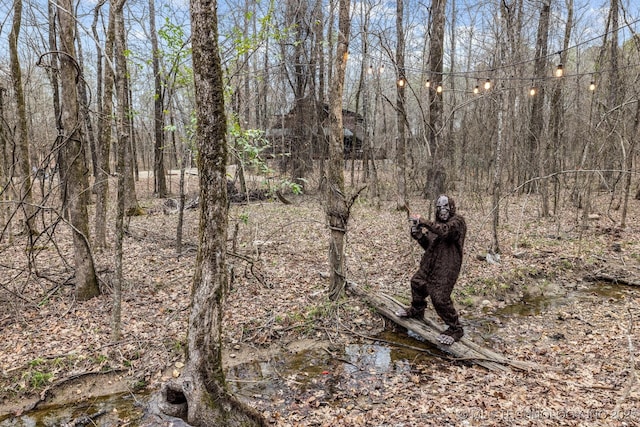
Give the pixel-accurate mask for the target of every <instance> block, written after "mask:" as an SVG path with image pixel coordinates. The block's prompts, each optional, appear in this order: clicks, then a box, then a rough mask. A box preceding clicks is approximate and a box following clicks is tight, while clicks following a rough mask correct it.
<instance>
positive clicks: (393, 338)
mask: <svg viewBox="0 0 640 427" xmlns="http://www.w3.org/2000/svg"><path fill="white" fill-rule="evenodd" d="M639 293H640V290H639V289H637V288H631V287H624V286H620V285H609V284H602V283H598V284H590V285H582V286H576V287H574V288H573V289H571V290H569V291H566V292H563V293H561V294H559V293H557V294H553V295H547V296H536V297H531V298H524V299H523V300H522V301H520V302H518V303H515V304H510V305H506V306H504V307H502V308H500V309H498V310H497V311H496V312H495V314H494V315H495V316H497V317H498V318H503V319H506V318H510V317H514V316H516V317H519V316H531V315H536V314H540V313H541V312H543V311H547V310H551V309H555V308H558V307H561V306H563V305H566V304H569V303H571V302H574V301H581V300H589V299H594V298H595V299H599V298H602V299H608V300H619V299H622V298H623V297H624V296H625V295H628V294H632V295H638V294H639ZM469 320H470V322H471V323H473V322H474V319H469ZM376 338H377V339H378V341H375V342H373V343H371V344H348V345H345V346H343V347H337V348H331V349H314V350H307V351H303V352H300V353H297V354H282V355H279V356H276V357H272V358H271V359H270V360H268V361H256V362H252V363H245V364H241V365H238V366H235V367H233V368H229V369H228V370H227V382H228V384H229V387H230V389H231V390H232V391H233V392H234V393H235V394H237V395H238V396H240V397H241V398H242V397H245V398H248V399H251V400H253V401H256V400H262V399H264V400H269V401H270V406H272V407H276V408H277V407H282V408H285V407H291V406H292V405H296V404H297V402H300V401H305V402H309V401H313V400H316V401H317V404H318V405H325V404H329V403H328V402H330V401H331V400H332V398H333V397H338V396H339V395H340V394H341V393H343V392H344V391H345V390H353V389H356V390H361V391H362V392H363V393H364V392H366V393H369V392H371V393H375V390H377V389H379V388H382V387H384V378H385V377H386V376H387V375H389V376H391V375H397V374H399V373H408V372H410V371H411V369H412V366H414V365H415V364H424V363H428V362H430V361H433V362H434V363H439V362H438V361H435V360H433V359H434V358H437V354H434V352H436V350H434V349H433V348H431V347H430V346H429V345H428V344H424V343H422V342H420V340H418V339H416V338H419V337H416V336H415V335H412V334H411V333H409V334H407V333H405V332H404V331H398V332H396V331H386V332H384V333H383V334H381V335H380V336H378V337H376ZM391 343H393V345H392V344H391ZM147 399H148V396H145V395H136V396H134V395H132V394H122V395H114V396H107V397H102V398H99V399H95V400H93V401H89V402H83V403H70V404H68V405H65V406H63V407H49V408H44V409H42V410H38V411H33V412H30V413H28V414H24V415H22V416H20V417H13V418H6V417H5V419H2V417H0V427H14V426H15V427H32V426H33V427H36V426H37V427H40V426H43V427H48V426H61V425H65V424H66V423H70V422H73V421H76V422H77V421H78V420H80V419H82V418H83V417H92V421H89V422H87V423H85V424H77V425H92V426H100V427H112V426H113V427H115V426H121V425H128V426H132V427H134V426H137V425H138V423H137V421H138V420H139V419H140V417H141V415H142V406H143V404H144V403H145V402H146V400H147Z"/></svg>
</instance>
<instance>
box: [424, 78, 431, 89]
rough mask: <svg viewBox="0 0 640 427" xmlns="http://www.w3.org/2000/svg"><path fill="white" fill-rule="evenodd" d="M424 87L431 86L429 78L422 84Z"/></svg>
mask: <svg viewBox="0 0 640 427" xmlns="http://www.w3.org/2000/svg"><path fill="white" fill-rule="evenodd" d="M424 87H426V88H427V89H429V88H430V87H431V80H429V79H427V82H426V83H425V84H424Z"/></svg>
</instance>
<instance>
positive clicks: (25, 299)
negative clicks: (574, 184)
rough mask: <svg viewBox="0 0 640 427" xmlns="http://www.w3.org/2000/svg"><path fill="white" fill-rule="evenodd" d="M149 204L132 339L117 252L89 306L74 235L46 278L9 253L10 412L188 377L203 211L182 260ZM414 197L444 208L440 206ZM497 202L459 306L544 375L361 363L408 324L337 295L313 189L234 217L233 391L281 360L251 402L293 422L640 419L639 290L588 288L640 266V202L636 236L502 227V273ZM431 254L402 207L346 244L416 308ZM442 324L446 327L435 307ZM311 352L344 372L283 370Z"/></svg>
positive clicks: (368, 218) (228, 306)
mask: <svg viewBox="0 0 640 427" xmlns="http://www.w3.org/2000/svg"><path fill="white" fill-rule="evenodd" d="M459 199H460V198H459ZM463 199H464V198H462V199H461V200H463ZM145 203H146V204H147V214H146V215H143V216H139V217H133V218H131V221H130V225H129V231H128V234H127V238H126V239H125V260H124V265H125V268H126V271H125V279H126V286H125V291H124V300H123V309H122V313H123V318H122V337H123V338H122V340H121V341H119V342H117V343H114V342H112V341H111V336H110V332H111V329H110V328H111V324H110V322H111V320H110V311H111V299H110V298H111V293H110V289H111V283H112V280H113V256H112V254H111V253H110V252H109V251H106V252H102V253H96V264H97V269H98V271H99V274H100V278H101V286H102V289H103V292H104V293H103V295H101V296H100V297H98V298H94V299H92V300H90V301H87V302H77V301H75V300H74V298H73V286H72V283H70V281H69V280H68V279H69V275H70V273H71V271H70V269H69V267H68V265H66V264H65V263H64V262H62V261H60V254H59V252H61V253H62V254H64V256H65V257H66V259H67V260H69V259H71V253H72V248H71V247H70V243H69V239H68V238H67V237H68V234H67V233H68V230H65V229H64V227H62V226H60V227H59V229H58V230H57V232H56V233H57V234H56V236H55V238H56V243H57V245H56V246H57V249H56V248H54V247H53V245H51V244H46V245H43V246H44V247H43V248H41V249H40V251H39V253H38V254H37V258H36V259H37V264H36V266H35V267H36V268H37V269H38V271H37V274H31V275H28V274H27V272H26V271H22V272H21V271H20V268H21V266H23V265H24V263H23V262H24V257H25V251H24V242H21V241H20V240H19V239H17V241H16V242H14V243H13V244H12V245H5V246H3V248H2V255H3V258H4V260H5V261H3V262H2V268H1V269H0V277H1V278H2V283H3V286H2V288H1V291H0V304H1V305H2V315H1V317H0V328H1V329H2V334H3V337H4V340H3V341H2V342H1V343H0V354H1V355H2V358H1V360H0V364H1V365H0V367H1V369H2V388H1V391H0V398H1V405H0V409H2V410H3V412H2V413H15V412H17V411H18V410H19V409H18V408H20V404H21V403H20V402H24V399H26V398H28V397H29V396H32V397H33V396H38V393H42V390H46V389H47V388H51V387H53V386H55V385H57V386H60V387H62V386H63V385H68V384H67V382H66V381H65V380H66V379H69V378H73V377H74V376H77V375H81V374H86V373H96V375H102V374H104V376H105V378H106V379H105V381H107V382H112V383H119V384H124V385H125V388H126V389H128V390H134V389H154V388H156V387H157V386H158V385H159V384H160V383H161V382H163V381H166V380H168V379H169V378H171V377H173V376H179V375H180V370H181V368H182V367H183V366H184V362H185V358H184V351H185V345H186V331H187V321H188V312H189V298H190V289H191V281H192V275H193V270H194V263H195V255H196V251H197V229H198V219H197V212H196V211H193V210H188V211H186V213H185V227H184V230H185V233H186V234H185V236H184V238H183V241H184V242H185V248H184V250H183V253H182V254H180V256H176V253H175V250H174V247H173V246H174V240H175V228H176V221H177V215H165V214H163V213H162V209H161V201H157V200H153V199H147V200H145ZM411 203H412V206H415V207H417V208H418V210H419V211H420V212H421V213H423V214H426V213H427V212H428V211H429V207H428V205H427V202H426V201H424V200H420V199H416V200H412V201H411ZM482 203H488V202H482V201H479V200H476V199H475V198H474V199H473V201H472V202H469V203H467V204H465V203H459V209H460V213H461V214H463V215H465V217H466V219H467V223H468V224H469V233H468V238H467V244H466V250H465V262H464V266H463V272H462V274H461V277H460V279H459V281H458V284H457V286H456V289H455V291H454V299H455V303H456V306H457V307H458V308H459V310H460V312H461V317H462V320H463V324H464V325H465V331H466V336H467V337H468V338H470V339H472V340H474V341H476V342H478V343H479V344H482V345H485V346H490V347H493V348H494V349H495V350H496V351H498V352H502V353H504V354H505V355H506V356H508V357H510V358H513V359H518V360H524V361H531V362H535V363H536V364H539V365H541V366H543V367H544V369H542V370H540V371H535V372H534V371H531V372H523V371H511V372H504V373H503V372H489V371H487V370H485V369H483V368H480V367H477V366H472V365H466V364H463V363H455V362H451V361H447V360H443V359H438V358H433V357H426V358H422V357H421V358H415V360H400V361H396V363H397V364H399V365H396V366H394V367H393V369H376V367H375V366H372V365H370V364H367V363H364V362H362V360H360V361H357V362H356V363H353V362H350V363H345V362H344V360H345V358H344V356H343V354H342V352H343V351H344V348H345V346H347V345H350V344H354V343H358V344H363V345H371V344H373V343H375V337H378V336H380V334H382V333H384V332H385V331H390V330H391V331H392V332H393V333H395V334H404V331H401V330H397V329H395V328H394V327H393V325H391V324H390V322H389V321H387V320H386V319H384V318H383V317H381V316H379V315H378V314H376V313H375V312H374V311H373V310H372V309H371V308H370V307H368V306H366V304H364V303H363V302H362V301H360V300H358V299H357V298H355V297H353V296H347V297H346V298H344V299H343V300H341V301H338V302H333V303H332V302H329V301H328V300H327V292H326V291H327V287H328V279H327V276H328V275H327V273H328V271H329V266H328V261H327V248H328V230H327V227H326V226H325V221H324V212H323V210H322V206H321V203H320V201H319V200H318V199H317V198H314V197H313V196H304V197H299V198H298V199H296V201H295V204H293V205H287V206H285V205H282V204H279V203H277V202H260V203H252V204H248V205H232V207H231V210H230V214H229V218H230V223H229V252H230V253H229V255H228V257H227V260H228V263H229V266H230V268H231V271H232V273H233V274H232V276H233V280H232V283H231V288H230V292H229V295H228V297H227V299H226V301H225V306H224V325H223V337H222V339H223V342H224V353H223V363H224V366H225V368H226V369H227V372H228V374H227V376H228V379H229V380H230V383H232V384H233V381H235V380H238V378H236V377H234V372H236V371H234V370H233V369H234V368H235V367H238V366H241V365H243V364H246V363H251V362H260V363H270V362H271V363H272V365H273V366H272V367H274V370H273V371H272V372H271V373H270V377H269V380H270V381H271V384H270V385H269V387H268V388H265V389H264V391H262V392H259V393H252V394H243V391H242V388H241V387H239V388H237V390H238V394H239V396H240V397H241V398H242V399H243V400H245V401H247V402H248V403H249V404H251V405H252V406H254V407H256V408H257V409H258V410H260V411H261V412H262V413H263V414H265V416H266V417H267V419H268V420H269V421H270V422H271V423H272V424H273V425H277V426H283V427H285V426H334V425H341V426H365V425H366V426H416V425H439V426H444V425H452V426H454V425H455V426H457V425H465V426H502V425H510V426H511V425H515V426H538V425H540V426H546V425H550V424H553V425H568V426H589V425H594V426H596V425H598V426H631V425H638V424H640V412H639V410H638V409H637V408H638V407H639V406H640V405H639V404H638V399H639V397H640V389H639V386H638V383H637V380H636V381H635V382H633V378H636V377H635V372H636V370H637V369H638V366H637V361H636V360H637V358H638V354H637V353H638V351H637V346H638V328H637V317H638V315H639V314H640V313H639V311H638V301H639V295H640V293H639V292H638V289H637V288H636V287H633V286H622V285H615V284H613V285H612V284H602V283H591V282H589V281H587V280H585V279H584V278H585V277H586V276H587V275H588V273H589V272H593V271H599V270H602V269H606V268H607V267H608V266H609V265H610V264H611V263H613V262H615V263H617V264H621V265H624V266H625V267H627V268H629V269H636V270H637V267H638V260H639V259H640V247H639V246H638V245H639V244H640V243H638V242H639V241H640V239H638V235H639V233H640V230H639V229H638V224H639V222H638V220H637V215H638V214H639V213H640V209H638V207H637V206H635V207H632V209H631V210H630V213H629V215H630V217H629V218H628V220H627V222H628V224H630V225H629V226H628V227H627V228H626V229H625V230H624V231H620V230H616V229H615V227H612V225H611V224H610V222H608V221H607V220H606V218H605V219H600V220H599V221H596V222H591V223H589V224H588V229H587V230H586V232H585V230H582V229H581V228H580V227H581V224H574V223H571V222H567V223H562V222H561V221H562V220H561V219H560V218H570V217H572V216H571V215H565V216H558V217H556V218H537V217H535V214H526V213H522V214H521V215H522V217H519V218H517V219H516V218H513V219H511V220H510V221H509V222H508V223H507V224H506V225H504V226H503V227H501V229H500V230H499V238H500V243H501V248H502V253H501V254H500V260H499V262H497V263H489V262H487V260H486V254H487V247H488V242H489V241H490V238H491V237H490V236H491V230H490V220H489V218H488V217H487V214H483V212H490V209H489V208H488V206H485V205H481V204H482ZM509 203H510V206H509V209H510V210H511V211H512V212H524V210H521V209H516V208H517V207H518V206H519V204H520V203H523V202H522V201H521V200H519V199H518V198H515V197H514V198H513V199H511V200H509ZM528 203H531V202H530V200H529V201H528ZM603 205H604V202H603ZM526 215H529V216H526ZM512 216H514V215H513V214H512ZM567 221H569V220H567ZM512 222H513V223H519V225H517V226H516V225H512ZM236 230H237V231H236ZM525 231H526V232H525ZM559 231H560V232H559ZM614 243H615V245H614ZM21 244H22V246H21ZM620 247H622V248H623V249H622V250H621V251H620V250H619V248H620ZM420 256H421V249H420V248H419V247H417V245H415V244H414V243H413V242H412V241H411V239H410V237H409V236H408V232H407V224H406V214H404V213H402V212H398V211H396V210H395V208H394V206H393V204H392V203H383V204H382V205H381V207H374V206H373V204H372V203H371V204H370V203H367V202H366V201H365V202H357V203H356V205H355V206H354V208H353V210H352V217H351V220H350V222H349V233H348V235H347V269H348V277H349V278H350V280H353V281H355V282H356V283H358V284H360V285H363V286H366V287H368V288H369V289H370V290H372V291H374V292H385V293H387V294H390V295H393V296H394V297H396V298H398V299H400V300H403V301H406V302H408V301H409V298H410V295H409V279H410V277H411V275H412V274H413V271H414V270H415V268H416V267H417V265H418V261H419V258H420ZM428 315H429V316H430V317H432V318H433V319H435V320H436V321H438V322H439V320H438V319H437V316H435V314H434V313H433V312H432V311H431V310H430V311H429V313H428ZM634 322H635V323H634ZM381 345H389V344H388V342H386V341H385V342H384V344H381ZM416 345H418V344H416ZM308 349H319V350H318V351H325V352H327V353H328V354H330V355H331V357H330V358H329V359H330V362H327V366H318V367H317V368H318V369H317V370H312V369H311V368H310V367H309V366H307V365H305V363H307V362H308V360H305V359H304V358H303V359H302V362H300V363H301V366H300V367H299V369H297V371H296V370H294V372H291V371H290V370H289V371H286V372H285V371H283V372H279V371H278V368H282V367H283V366H285V365H283V364H282V363H280V364H277V363H276V362H275V361H276V360H281V358H282V357H284V358H285V359H291V357H292V355H294V354H297V353H299V352H300V351H302V350H308ZM283 355H284V356H283ZM323 360H324V359H323ZM358 363H360V365H359V366H354V364H355V365H358ZM632 363H633V365H632ZM45 374H46V375H45ZM244 381H253V380H252V379H244ZM255 381H259V380H257V379H256V380H255ZM74 384H75V383H74ZM73 391H74V393H76V394H75V398H76V399H78V400H82V399H88V398H90V395H91V391H90V390H81V387H79V386H76V385H74V386H73ZM78 392H80V393H78ZM12 411H13V412H12Z"/></svg>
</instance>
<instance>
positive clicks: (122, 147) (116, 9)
mask: <svg viewBox="0 0 640 427" xmlns="http://www.w3.org/2000/svg"><path fill="white" fill-rule="evenodd" d="M125 1H126V0H110V9H109V13H110V15H113V33H114V43H113V48H114V53H115V55H114V56H115V71H114V76H115V92H116V98H117V99H118V108H117V112H116V129H117V144H116V152H117V154H116V173H117V174H118V195H117V202H116V230H115V231H116V242H115V258H116V260H115V264H116V279H115V282H114V284H113V308H112V312H111V329H112V336H113V341H117V340H119V339H120V336H121V311H122V288H123V284H124V268H123V243H124V216H125V210H126V206H127V190H126V176H127V174H128V173H129V170H128V169H127V165H126V155H127V154H126V153H127V150H128V146H129V145H130V139H129V132H130V129H129V126H128V124H129V123H130V122H129V119H128V117H127V113H128V104H127V100H128V98H129V96H128V91H127V86H126V78H127V76H126V75H125V72H126V71H125V70H126V67H125V62H126V59H125V55H124V39H123V38H124V28H123V27H122V26H123V25H124V19H122V13H123V12H122V9H123V7H124V3H125ZM109 19H111V16H110V17H109Z"/></svg>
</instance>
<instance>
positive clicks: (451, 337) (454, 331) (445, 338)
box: [438, 326, 464, 345]
mask: <svg viewBox="0 0 640 427" xmlns="http://www.w3.org/2000/svg"><path fill="white" fill-rule="evenodd" d="M463 335H464V330H463V329H462V327H460V326H459V327H456V328H454V327H451V326H449V328H448V329H447V330H446V331H444V332H442V333H441V334H440V335H438V341H440V342H441V343H442V344H444V345H451V344H453V343H454V342H456V341H460V338H462V336H463Z"/></svg>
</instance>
